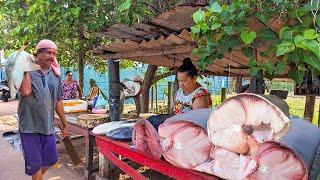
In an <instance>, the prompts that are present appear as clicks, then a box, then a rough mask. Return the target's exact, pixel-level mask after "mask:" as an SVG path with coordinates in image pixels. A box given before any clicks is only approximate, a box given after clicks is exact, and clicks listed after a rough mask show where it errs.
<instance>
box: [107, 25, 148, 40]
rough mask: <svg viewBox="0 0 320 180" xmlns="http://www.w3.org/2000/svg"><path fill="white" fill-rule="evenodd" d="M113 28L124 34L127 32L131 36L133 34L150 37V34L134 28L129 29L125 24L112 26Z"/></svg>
mask: <svg viewBox="0 0 320 180" xmlns="http://www.w3.org/2000/svg"><path fill="white" fill-rule="evenodd" d="M111 27H112V28H115V29H119V30H121V31H124V32H127V33H130V34H133V35H135V36H144V37H147V36H148V32H146V31H143V30H138V29H136V28H132V27H129V26H127V25H124V24H115V25H112V26H111Z"/></svg>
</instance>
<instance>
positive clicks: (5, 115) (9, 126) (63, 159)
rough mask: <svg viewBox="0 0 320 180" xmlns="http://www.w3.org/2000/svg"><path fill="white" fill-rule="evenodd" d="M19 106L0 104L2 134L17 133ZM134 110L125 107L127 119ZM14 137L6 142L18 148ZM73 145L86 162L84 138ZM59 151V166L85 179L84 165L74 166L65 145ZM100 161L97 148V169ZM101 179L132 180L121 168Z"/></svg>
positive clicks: (151, 175) (146, 173)
mask: <svg viewBox="0 0 320 180" xmlns="http://www.w3.org/2000/svg"><path fill="white" fill-rule="evenodd" d="M17 106H18V102H17V101H11V102H7V103H3V102H0V132H11V131H12V132H17V130H18V122H17V118H16V117H15V116H16V115H14V114H16V111H17ZM133 109H134V106H132V105H130V106H126V107H125V109H124V112H125V113H126V114H127V117H128V116H134V113H133ZM14 137H15V138H14V139H15V141H14V142H13V140H12V139H11V140H10V141H9V140H8V138H6V140H7V141H9V142H10V143H11V144H14V145H15V146H16V145H17V144H19V138H16V136H14ZM72 143H73V145H74V147H75V149H76V151H77V152H78V154H79V155H80V158H81V159H82V160H83V162H84V161H85V140H84V138H83V137H76V138H75V139H72ZM16 147H18V148H16V149H19V145H18V146H16ZM12 148H13V147H12ZM20 148H21V146H20ZM57 149H58V152H59V164H58V166H62V167H64V168H66V169H67V170H69V171H70V172H72V173H74V174H76V175H78V176H79V177H84V174H85V173H84V170H85V166H84V164H81V165H78V166H76V167H75V166H74V165H73V164H72V162H71V160H70V158H69V156H68V154H67V152H66V149H65V147H64V145H63V144H61V143H58V144H57ZM18 152H19V151H18ZM19 153H22V152H21V151H20V152H19ZM98 161H99V157H98V151H97V149H96V147H95V148H94V165H95V167H98V165H99V162H98ZM127 162H128V164H129V165H130V166H132V167H134V168H136V169H138V168H140V169H141V165H139V164H137V163H132V162H130V161H127ZM142 171H143V175H144V176H146V177H147V178H148V179H163V180H166V179H171V178H168V177H167V176H164V175H163V174H161V173H158V172H156V171H153V170H150V169H147V170H142ZM100 179H110V180H113V179H114V180H115V179H131V178H130V177H129V176H128V175H126V174H125V173H124V172H123V171H121V170H120V169H119V168H114V169H113V170H112V171H111V173H110V176H109V177H107V178H100Z"/></svg>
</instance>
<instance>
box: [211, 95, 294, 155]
mask: <svg viewBox="0 0 320 180" xmlns="http://www.w3.org/2000/svg"><path fill="white" fill-rule="evenodd" d="M207 127H208V135H209V139H210V141H211V142H212V143H213V144H214V145H216V146H220V147H223V148H226V149H228V150H230V151H232V152H236V153H242V154H247V153H252V152H253V151H254V149H256V148H257V147H258V143H262V142H264V141H269V140H276V139H279V138H280V137H282V136H283V135H284V134H285V133H286V132H287V131H288V129H289V118H288V106H287V105H286V103H285V102H284V101H283V100H282V99H280V98H277V97H275V96H263V95H256V94H250V93H244V94H239V95H236V96H234V97H231V98H229V99H227V100H226V101H224V102H223V103H222V104H221V105H220V106H219V107H218V108H217V109H216V110H215V111H213V112H212V113H211V115H210V117H209V120H208V126H207Z"/></svg>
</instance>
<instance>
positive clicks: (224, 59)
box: [215, 57, 242, 68]
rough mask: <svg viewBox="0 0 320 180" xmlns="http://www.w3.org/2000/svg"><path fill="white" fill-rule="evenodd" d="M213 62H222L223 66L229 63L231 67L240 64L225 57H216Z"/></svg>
mask: <svg viewBox="0 0 320 180" xmlns="http://www.w3.org/2000/svg"><path fill="white" fill-rule="evenodd" d="M215 62H217V63H221V64H223V66H224V67H228V66H229V65H230V66H232V68H233V67H235V68H237V67H240V66H242V65H241V64H240V63H237V62H235V61H231V60H230V59H228V58H225V57H224V58H222V59H216V60H215Z"/></svg>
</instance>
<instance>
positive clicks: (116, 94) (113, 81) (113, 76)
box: [108, 59, 121, 121]
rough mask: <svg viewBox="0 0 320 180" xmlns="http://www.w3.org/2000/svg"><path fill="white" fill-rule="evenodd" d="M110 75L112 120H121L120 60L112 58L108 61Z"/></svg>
mask: <svg viewBox="0 0 320 180" xmlns="http://www.w3.org/2000/svg"><path fill="white" fill-rule="evenodd" d="M108 76H109V97H110V98H109V116H110V120H111V121H119V120H120V112H119V106H120V88H121V87H120V74H119V61H116V60H114V59H110V60H109V61H108Z"/></svg>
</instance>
